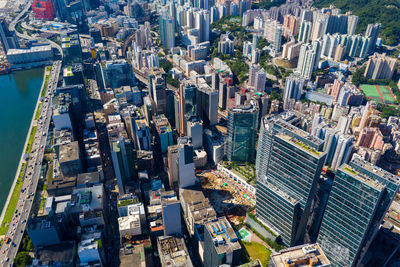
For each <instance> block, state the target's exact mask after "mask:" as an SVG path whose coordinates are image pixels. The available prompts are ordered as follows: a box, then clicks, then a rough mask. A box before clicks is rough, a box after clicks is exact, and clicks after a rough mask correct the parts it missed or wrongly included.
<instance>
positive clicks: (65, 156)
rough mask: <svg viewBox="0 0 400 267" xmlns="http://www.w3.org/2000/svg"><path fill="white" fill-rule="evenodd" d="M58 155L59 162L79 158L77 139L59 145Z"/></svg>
mask: <svg viewBox="0 0 400 267" xmlns="http://www.w3.org/2000/svg"><path fill="white" fill-rule="evenodd" d="M59 155H60V158H59V161H60V163H63V162H68V161H74V160H79V144H78V141H75V142H71V143H69V144H64V145H61V146H60V152H59Z"/></svg>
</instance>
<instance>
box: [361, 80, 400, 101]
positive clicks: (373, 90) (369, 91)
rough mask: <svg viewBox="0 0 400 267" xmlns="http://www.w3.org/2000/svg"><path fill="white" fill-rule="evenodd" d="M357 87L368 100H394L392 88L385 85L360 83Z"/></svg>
mask: <svg viewBox="0 0 400 267" xmlns="http://www.w3.org/2000/svg"><path fill="white" fill-rule="evenodd" d="M359 89H360V90H361V91H363V92H364V94H365V96H366V97H367V98H368V99H369V100H375V101H376V102H378V103H382V104H393V103H394V102H395V101H396V98H395V96H394V95H393V92H392V90H391V89H390V87H389V86H386V85H370V84H361V85H360V87H359Z"/></svg>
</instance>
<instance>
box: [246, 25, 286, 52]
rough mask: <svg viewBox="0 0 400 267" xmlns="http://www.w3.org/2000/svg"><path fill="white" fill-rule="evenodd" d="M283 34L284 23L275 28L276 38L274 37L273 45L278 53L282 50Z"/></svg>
mask: <svg viewBox="0 0 400 267" xmlns="http://www.w3.org/2000/svg"><path fill="white" fill-rule="evenodd" d="M282 34H283V27H282V25H278V26H277V27H276V30H275V38H274V43H273V45H272V49H273V51H274V52H275V53H278V52H279V51H280V50H281V47H282ZM253 53H254V52H253Z"/></svg>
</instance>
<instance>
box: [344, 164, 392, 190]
mask: <svg viewBox="0 0 400 267" xmlns="http://www.w3.org/2000/svg"><path fill="white" fill-rule="evenodd" d="M339 170H341V171H342V172H344V173H347V174H350V176H352V177H354V178H356V179H358V180H359V181H361V182H363V183H365V184H367V185H369V186H371V187H373V188H375V189H377V190H379V191H380V190H383V189H384V188H385V185H384V184H382V183H380V182H379V181H377V180H375V179H373V178H372V177H371V176H369V175H367V174H365V173H362V172H359V171H357V170H356V169H354V168H352V167H351V166H350V165H348V164H343V165H342V166H340V167H339Z"/></svg>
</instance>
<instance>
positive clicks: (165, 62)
mask: <svg viewBox="0 0 400 267" xmlns="http://www.w3.org/2000/svg"><path fill="white" fill-rule="evenodd" d="M160 67H161V68H163V69H164V71H165V72H166V73H168V72H169V71H170V70H171V69H172V68H173V67H174V66H173V65H172V63H171V62H169V61H168V60H163V61H161V63H160Z"/></svg>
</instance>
